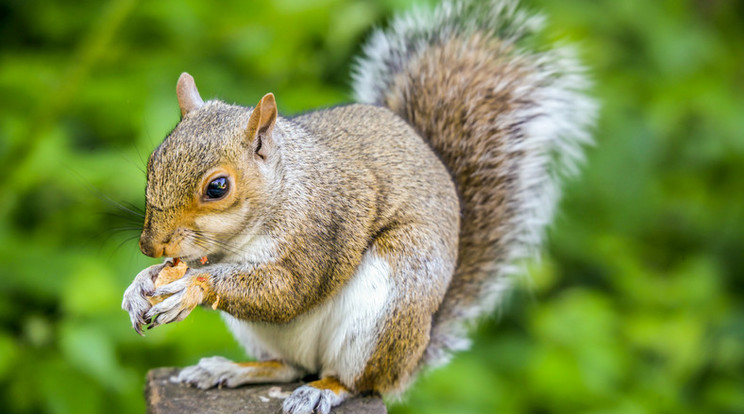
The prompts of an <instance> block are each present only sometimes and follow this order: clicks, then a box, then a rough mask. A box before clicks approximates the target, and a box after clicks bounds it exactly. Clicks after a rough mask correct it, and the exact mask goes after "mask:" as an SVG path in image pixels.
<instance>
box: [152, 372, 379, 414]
mask: <svg viewBox="0 0 744 414" xmlns="http://www.w3.org/2000/svg"><path fill="white" fill-rule="evenodd" d="M177 374H178V369H177V368H157V369H154V370H151V371H150V372H148V373H147V385H146V389H145V395H146V397H147V412H148V413H149V414H186V413H201V414H224V413H241V414H242V413H246V414H247V413H256V414H269V413H270V414H277V413H281V412H282V410H281V407H282V402H283V401H284V398H286V397H287V396H288V395H289V394H290V393H291V392H292V390H294V389H295V388H297V387H299V386H300V385H302V383H299V382H295V383H291V384H261V385H249V386H243V387H239V388H222V389H219V388H213V389H209V390H200V389H197V388H193V387H189V386H187V385H183V384H176V383H173V382H171V381H170V377H172V376H174V375H177ZM332 412H333V413H335V414H352V413H354V414H386V413H387V409H386V408H385V404H384V403H383V401H382V399H381V398H380V397H376V396H370V397H356V398H352V399H350V400H347V401H345V402H344V403H343V404H341V405H340V406H338V407H336V408H335V409H333V410H332Z"/></svg>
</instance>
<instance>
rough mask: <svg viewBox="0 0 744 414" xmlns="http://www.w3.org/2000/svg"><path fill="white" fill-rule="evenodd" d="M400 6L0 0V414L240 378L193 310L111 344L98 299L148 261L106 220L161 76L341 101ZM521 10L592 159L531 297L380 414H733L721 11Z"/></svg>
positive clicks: (531, 282) (739, 8)
mask: <svg viewBox="0 0 744 414" xmlns="http://www.w3.org/2000/svg"><path fill="white" fill-rule="evenodd" d="M410 3H412V1H409V0H406V1H393V0H387V1H381V2H375V1H362V0H349V1H341V0H322V1H312V2H310V1H304V0H273V1H262V2H246V1H239V0H231V1H222V2H207V1H195V0H190V1H183V0H178V1H177V0H161V1H134V0H111V1H105V2H101V1H93V0H74V1H73V0H65V1H61V0H56V1H49V0H47V1H41V0H25V1H23V0H2V1H1V2H0V45H2V46H1V49H0V97H2V99H0V186H2V194H3V196H2V198H1V199H2V201H1V202H0V321H1V322H2V325H1V330H0V411H2V412H13V413H99V412H104V411H106V412H110V413H132V412H143V411H144V400H143V397H142V387H143V383H144V375H145V372H146V371H147V370H148V369H150V368H154V367H157V366H165V365H174V366H182V365H187V364H193V363H195V362H196V361H198V359H199V358H200V357H203V356H210V355H224V356H227V357H231V358H235V359H242V358H244V356H243V353H242V351H241V349H240V348H239V347H238V346H237V345H236V344H235V342H234V341H233V339H232V338H231V337H230V335H229V333H228V332H227V330H226V329H225V327H224V326H223V324H222V322H221V320H220V319H219V317H218V315H217V314H216V313H215V312H211V311H207V310H201V309H199V310H197V311H195V312H194V313H193V314H192V315H191V316H190V317H189V318H188V319H187V320H186V321H184V322H182V323H179V324H175V325H169V326H164V327H161V328H158V329H156V330H154V331H151V332H149V333H148V334H147V336H146V337H144V338H141V337H139V336H137V335H136V334H135V333H134V332H133V331H132V329H131V328H130V326H129V321H128V318H127V315H126V314H125V313H124V312H123V311H121V310H120V308H119V305H120V300H121V295H122V293H123V291H124V289H125V288H126V286H128V284H129V282H130V281H131V279H132V278H133V276H134V275H135V274H136V273H137V272H138V270H140V269H141V268H143V267H145V266H147V265H150V264H152V263H153V262H154V261H153V260H151V259H148V258H145V257H144V256H143V255H142V254H141V253H139V251H138V248H137V243H136V236H137V234H138V232H137V231H136V230H134V229H133V228H134V227H136V226H137V225H139V223H138V222H137V221H136V220H135V222H134V223H132V222H131V221H130V220H129V219H127V218H126V217H119V215H121V212H120V211H118V210H117V208H116V207H114V206H112V204H111V203H110V202H109V201H108V200H109V199H110V200H114V201H116V202H122V203H131V204H133V205H135V206H139V207H142V206H143V188H144V172H143V168H144V160H146V158H147V156H148V154H149V153H150V151H151V150H152V149H153V148H154V147H155V146H156V145H157V143H158V142H159V141H160V140H161V139H162V138H163V137H164V136H165V135H166V134H167V133H168V132H169V131H170V129H171V128H172V127H173V126H174V125H175V124H176V122H177V121H178V118H179V112H178V107H177V103H176V99H175V83H176V79H177V77H178V75H179V73H180V72H182V71H189V72H190V73H191V74H192V75H194V77H195V78H196V80H197V84H198V85H199V88H200V90H201V92H202V96H204V97H205V98H209V97H220V98H222V99H224V100H226V101H228V102H239V103H242V104H246V105H252V104H254V103H255V102H257V100H258V99H259V98H260V97H261V96H262V95H263V94H264V93H265V92H268V91H273V92H274V93H275V94H276V96H277V100H278V103H279V106H280V109H281V110H283V112H284V113H290V114H291V113H296V112H298V111H303V110H307V109H311V108H314V107H317V106H327V105H333V104H337V103H340V102H347V101H349V99H350V95H349V86H348V85H349V75H348V73H349V67H350V65H351V61H352V56H353V55H354V54H355V53H356V52H358V49H359V45H360V43H361V42H362V40H363V39H364V37H365V34H367V33H369V31H370V28H371V27H373V26H375V25H381V24H384V22H385V21H386V19H388V18H389V16H390V15H392V14H393V13H394V12H396V11H400V10H406V9H408V8H409V7H410ZM526 3H528V4H529V5H530V6H531V7H534V8H536V9H541V10H543V11H544V12H546V13H547V14H548V15H549V16H550V25H549V33H550V36H551V37H552V38H555V39H568V40H571V41H577V42H579V44H580V45H581V48H582V52H583V56H584V60H585V61H586V62H587V64H588V66H590V67H591V72H592V74H593V77H594V80H595V83H596V86H595V88H594V91H593V93H594V94H595V95H596V96H597V98H598V99H599V100H600V101H601V102H602V113H601V117H600V120H599V125H598V127H597V129H596V139H597V145H596V146H595V147H592V148H589V149H588V156H587V162H586V164H585V165H584V168H583V174H582V175H581V176H580V177H577V178H575V179H573V180H571V181H569V182H568V183H567V186H566V191H565V199H564V201H563V203H562V209H561V213H560V214H559V215H558V217H557V218H556V224H555V225H554V226H553V228H552V229H551V231H550V232H549V242H548V245H547V248H546V249H545V254H544V256H543V260H542V261H541V262H540V263H536V264H534V265H532V276H531V278H529V279H528V278H525V279H522V280H521V281H520V284H521V287H520V289H518V290H517V291H516V292H515V293H514V294H512V295H511V297H510V299H509V301H508V302H507V304H506V305H505V306H504V307H503V309H502V310H500V311H499V312H497V315H495V316H494V317H493V318H491V319H490V320H488V321H486V322H485V323H483V324H482V325H481V326H480V328H479V329H478V330H477V332H476V335H475V344H474V346H473V349H472V351H470V352H467V353H463V354H460V355H458V356H457V357H456V358H455V359H454V360H453V362H452V363H451V364H449V365H448V366H446V367H445V368H441V369H439V370H436V371H434V372H433V373H431V374H428V375H425V376H424V377H423V378H421V379H420V380H419V381H418V383H417V384H416V386H415V387H413V389H412V391H411V392H409V393H408V395H407V398H406V399H405V400H404V402H402V403H399V404H396V405H393V406H392V407H391V412H392V413H491V412H499V413H593V414H599V413H603V414H604V413H607V414H609V413H618V414H619V413H628V414H631V413H639V414H640V413H742V412H744V304H743V302H742V296H744V277H742V271H743V269H744V132H743V131H744V53H743V50H744V49H743V48H742V45H744V4H743V3H742V2H741V1H733V0H729V1H727V0H659V1H644V0H627V1H614V0H602V1H596V0H560V1H558V0H550V1H549V0H532V1H527V2H526ZM112 212H113V214H112ZM125 216H126V215H125ZM129 217H130V218H131V216H129ZM133 226H134V227H133Z"/></svg>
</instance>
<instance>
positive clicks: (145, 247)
mask: <svg viewBox="0 0 744 414" xmlns="http://www.w3.org/2000/svg"><path fill="white" fill-rule="evenodd" d="M139 247H140V250H141V251H142V253H144V254H145V256H150V257H160V256H162V255H163V251H164V250H165V246H164V245H163V244H162V243H156V242H154V241H153V240H152V238H150V237H149V236H147V235H145V234H144V233H143V234H142V235H141V236H140V239H139Z"/></svg>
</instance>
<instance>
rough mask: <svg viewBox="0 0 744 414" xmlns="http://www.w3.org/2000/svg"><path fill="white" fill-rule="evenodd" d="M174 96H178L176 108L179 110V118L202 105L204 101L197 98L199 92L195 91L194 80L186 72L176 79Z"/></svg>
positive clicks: (199, 97)
mask: <svg viewBox="0 0 744 414" xmlns="http://www.w3.org/2000/svg"><path fill="white" fill-rule="evenodd" d="M176 94H177V95H178V106H179V107H180V108H181V116H184V115H186V114H187V113H189V112H191V111H193V110H194V109H199V107H201V106H202V105H204V101H203V100H202V98H201V96H199V90H197V89H196V84H195V83H194V78H193V77H192V76H191V75H189V74H188V73H186V72H184V73H182V74H181V76H180V77H179V78H178V85H176Z"/></svg>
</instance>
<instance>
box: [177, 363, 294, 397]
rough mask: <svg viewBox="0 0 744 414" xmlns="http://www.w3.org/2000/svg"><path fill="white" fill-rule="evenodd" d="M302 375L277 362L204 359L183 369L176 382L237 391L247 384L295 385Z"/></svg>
mask: <svg viewBox="0 0 744 414" xmlns="http://www.w3.org/2000/svg"><path fill="white" fill-rule="evenodd" d="M302 375H304V372H302V371H301V370H299V369H297V368H295V367H293V366H291V365H288V364H285V363H284V362H281V361H277V360H271V361H258V362H241V363H238V362H233V361H230V360H229V359H227V358H222V357H219V356H214V357H209V358H202V359H201V360H199V363H198V364H197V365H194V366H190V367H186V368H184V369H182V370H181V372H180V373H179V374H178V376H177V377H174V378H173V379H172V381H174V382H180V383H184V384H191V385H193V386H195V387H197V388H202V389H207V388H212V387H215V386H225V387H228V388H233V387H238V386H240V385H243V384H256V383H267V382H292V381H294V380H296V379H298V378H300V377H302Z"/></svg>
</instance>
